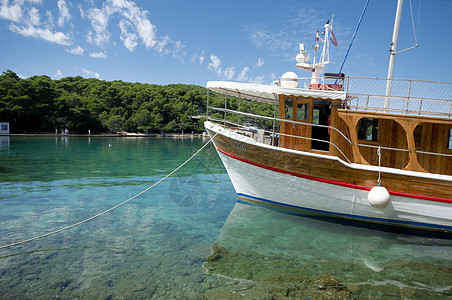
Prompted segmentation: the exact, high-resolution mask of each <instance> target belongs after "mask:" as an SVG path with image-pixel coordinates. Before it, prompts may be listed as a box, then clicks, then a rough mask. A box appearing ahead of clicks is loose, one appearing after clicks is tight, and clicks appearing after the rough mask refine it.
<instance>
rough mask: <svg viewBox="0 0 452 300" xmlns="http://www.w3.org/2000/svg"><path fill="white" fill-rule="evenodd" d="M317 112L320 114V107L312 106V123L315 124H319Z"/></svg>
mask: <svg viewBox="0 0 452 300" xmlns="http://www.w3.org/2000/svg"><path fill="white" fill-rule="evenodd" d="M319 114H320V109H318V108H314V109H313V110H312V124H315V125H319V124H320V118H319Z"/></svg>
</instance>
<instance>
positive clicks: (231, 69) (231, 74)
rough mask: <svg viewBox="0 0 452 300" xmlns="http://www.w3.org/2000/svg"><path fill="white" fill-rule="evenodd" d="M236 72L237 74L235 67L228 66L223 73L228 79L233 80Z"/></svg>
mask: <svg viewBox="0 0 452 300" xmlns="http://www.w3.org/2000/svg"><path fill="white" fill-rule="evenodd" d="M234 74H235V68H234V67H229V68H226V70H224V72H223V75H224V76H225V77H226V79H227V80H231V79H232V77H234Z"/></svg>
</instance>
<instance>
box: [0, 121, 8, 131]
mask: <svg viewBox="0 0 452 300" xmlns="http://www.w3.org/2000/svg"><path fill="white" fill-rule="evenodd" d="M1 130H2V131H7V130H8V124H6V123H2V128H1Z"/></svg>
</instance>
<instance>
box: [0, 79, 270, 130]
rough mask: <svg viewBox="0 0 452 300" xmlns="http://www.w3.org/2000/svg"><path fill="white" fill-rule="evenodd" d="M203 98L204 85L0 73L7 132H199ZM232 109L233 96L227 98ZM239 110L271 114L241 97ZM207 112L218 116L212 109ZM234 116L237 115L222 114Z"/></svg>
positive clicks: (220, 99) (218, 99)
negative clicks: (57, 77)
mask: <svg viewBox="0 0 452 300" xmlns="http://www.w3.org/2000/svg"><path fill="white" fill-rule="evenodd" d="M209 102H210V104H209V105H210V106H215V107H224V96H222V95H220V94H217V93H213V92H211V93H210V99H209ZM206 103H207V91H206V89H205V88H204V87H201V86H197V85H186V84H169V85H157V84H147V83H129V82H123V81H120V80H115V81H105V80H100V79H95V78H83V77H81V76H76V77H65V78H62V79H58V80H53V79H51V78H50V77H48V76H45V75H41V76H33V77H30V78H27V79H22V78H20V77H19V76H18V75H17V74H16V73H15V72H13V71H10V70H7V71H6V72H3V73H2V74H1V75H0V121H1V122H9V123H10V132H11V133H54V132H55V130H58V132H61V131H62V130H64V129H68V130H69V132H70V133H88V130H90V132H91V133H93V134H95V133H118V132H122V131H125V132H132V133H161V132H165V133H180V132H182V131H184V132H186V133H188V132H192V131H193V132H196V133H197V132H202V131H203V130H204V129H203V122H204V121H205V119H206V118H205V117H201V118H199V116H205V114H206ZM227 105H228V106H227V107H228V108H229V109H237V107H238V99H237V98H231V99H228V104H227ZM241 110H242V111H248V112H253V113H260V114H264V115H267V116H272V115H273V107H272V106H271V105H269V104H263V103H259V102H254V101H244V100H243V99H242V100H241ZM212 116H213V117H217V118H223V115H222V114H219V113H216V114H214V115H212ZM227 118H228V119H230V120H235V121H236V120H237V119H238V116H237V115H228V116H227Z"/></svg>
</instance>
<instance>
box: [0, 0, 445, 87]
mask: <svg viewBox="0 0 452 300" xmlns="http://www.w3.org/2000/svg"><path fill="white" fill-rule="evenodd" d="M365 3H366V1H365V0H348V1H287V0H281V1H266V0H261V1H254V0H243V1H215V0H212V1H210V0H198V1H189V0H186V1H183V0H181V1H179V0H169V1H165V0H151V1H144V0H140V1H138V0H136V1H131V0H107V1H95V0H55V1H52V0H0V36H1V43H0V72H4V71H6V70H12V71H14V72H16V73H17V74H18V75H19V76H21V77H22V78H27V77H30V76H34V75H48V76H50V77H51V78H53V79H59V78H62V77H67V76H77V75H80V76H83V77H85V78H88V77H94V78H99V79H102V80H123V81H128V82H141V83H155V84H170V83H186V84H197V85H202V86H204V85H205V83H206V81H209V80H231V81H241V82H253V83H263V84H270V83H271V82H272V81H273V80H275V79H277V78H278V77H279V76H281V75H282V74H283V73H284V72H287V71H293V72H296V73H297V74H298V76H300V77H308V76H310V73H308V72H306V71H304V70H301V69H298V68H296V67H295V64H296V62H295V56H296V54H297V53H298V49H299V46H298V45H299V43H304V44H305V47H306V49H307V50H308V52H309V54H310V56H311V57H312V56H313V55H312V51H311V49H312V47H311V46H312V44H313V43H314V36H315V31H316V30H322V29H323V25H324V23H325V21H326V20H327V19H331V15H332V14H334V16H335V17H334V24H333V31H334V33H335V35H336V38H337V40H338V42H339V45H338V47H332V49H331V56H330V58H331V60H332V63H331V64H330V65H328V66H327V68H326V69H325V71H326V72H337V71H338V70H339V67H340V65H341V63H342V60H343V58H344V55H345V52H346V50H347V48H348V44H349V42H350V39H351V37H352V34H353V32H354V30H355V27H356V25H357V22H358V20H359V17H360V15H361V12H362V10H363V8H364V5H365ZM411 4H412V5H411V7H412V10H413V17H414V23H415V24H414V25H415V29H416V34H417V40H418V43H419V47H418V48H417V49H415V50H410V51H407V52H404V53H401V54H399V55H398V56H397V59H396V71H395V76H394V77H395V78H414V79H423V80H435V81H452V80H451V79H452V75H451V72H450V70H449V67H451V65H452V64H451V63H452V59H451V55H450V54H449V52H450V51H451V46H452V39H451V38H450V33H449V32H448V31H449V30H450V29H449V28H450V15H451V13H452V1H448V0H443V1H434V0H424V1H422V2H421V3H420V2H419V0H412V3H411ZM419 5H420V6H421V11H420V17H419ZM396 6H397V1H396V0H371V1H370V4H369V7H368V9H367V12H366V15H365V16H364V19H363V22H362V24H361V27H360V29H359V32H358V35H357V37H356V40H355V42H354V45H353V47H352V49H351V52H350V54H349V57H348V59H347V62H346V64H345V66H344V69H343V72H345V73H346V75H353V76H369V77H385V76H386V74H387V65H388V57H389V52H388V50H389V47H390V42H391V37H392V30H393V26H394V16H395V10H396ZM418 24H419V25H418ZM413 45H414V34H413V25H412V21H411V13H410V1H409V0H405V3H404V11H403V15H402V27H401V31H400V37H399V47H398V49H399V50H401V49H404V48H407V47H411V46H413Z"/></svg>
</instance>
